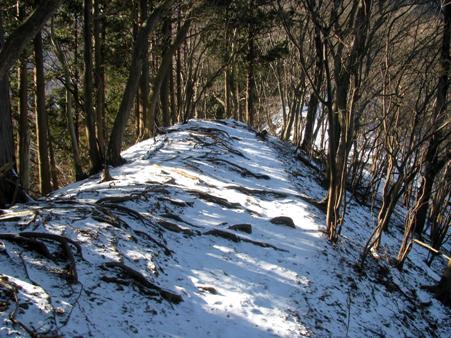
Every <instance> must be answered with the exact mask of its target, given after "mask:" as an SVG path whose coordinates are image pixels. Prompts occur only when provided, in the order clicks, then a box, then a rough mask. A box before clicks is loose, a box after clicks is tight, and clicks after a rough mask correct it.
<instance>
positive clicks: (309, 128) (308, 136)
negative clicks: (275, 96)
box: [301, 27, 324, 154]
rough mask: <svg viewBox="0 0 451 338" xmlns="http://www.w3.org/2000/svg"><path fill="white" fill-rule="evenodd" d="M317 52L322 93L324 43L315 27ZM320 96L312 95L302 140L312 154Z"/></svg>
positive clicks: (317, 81) (318, 84)
mask: <svg viewBox="0 0 451 338" xmlns="http://www.w3.org/2000/svg"><path fill="white" fill-rule="evenodd" d="M315 52H316V62H315V80H314V81H315V83H314V84H313V85H314V86H315V87H316V92H318V93H319V92H320V91H321V86H322V82H323V72H324V70H323V68H324V66H323V57H322V42H321V32H320V29H319V27H315ZM318 103H319V100H318V96H317V95H315V94H313V93H312V94H311V96H310V100H309V103H308V108H307V117H306V122H305V128H304V139H303V140H302V145H301V148H302V149H304V150H305V151H306V152H307V153H309V154H311V151H312V145H313V142H314V139H313V127H314V125H315V121H316V111H317V110H318Z"/></svg>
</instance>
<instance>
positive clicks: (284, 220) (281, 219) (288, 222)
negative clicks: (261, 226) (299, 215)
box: [270, 216, 296, 229]
mask: <svg viewBox="0 0 451 338" xmlns="http://www.w3.org/2000/svg"><path fill="white" fill-rule="evenodd" d="M270 222H271V223H272V224H278V225H285V226H287V227H290V228H293V229H296V225H295V224H294V222H293V220H292V219H291V218H290V217H288V216H277V217H274V218H271V220H270Z"/></svg>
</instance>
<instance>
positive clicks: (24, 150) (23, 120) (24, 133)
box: [19, 55, 30, 191]
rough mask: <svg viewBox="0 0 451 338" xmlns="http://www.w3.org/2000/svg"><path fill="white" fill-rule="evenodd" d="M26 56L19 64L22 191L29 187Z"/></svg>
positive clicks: (20, 173)
mask: <svg viewBox="0 0 451 338" xmlns="http://www.w3.org/2000/svg"><path fill="white" fill-rule="evenodd" d="M27 65H28V58H27V57H26V56H25V55H22V56H21V58H20V66H19V175H20V183H21V184H22V188H23V189H24V191H28V190H29V188H30V130H29V129H30V128H29V126H28V109H29V108H28V70H27Z"/></svg>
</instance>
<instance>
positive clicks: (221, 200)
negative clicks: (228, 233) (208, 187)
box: [186, 190, 241, 209]
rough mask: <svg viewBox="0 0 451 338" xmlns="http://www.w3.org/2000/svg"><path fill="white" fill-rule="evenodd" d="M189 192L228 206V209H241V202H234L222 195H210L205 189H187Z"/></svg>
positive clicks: (208, 200)
mask: <svg viewBox="0 0 451 338" xmlns="http://www.w3.org/2000/svg"><path fill="white" fill-rule="evenodd" d="M186 192H187V193H189V194H191V195H195V196H197V197H199V198H200V199H203V200H205V201H207V202H211V203H214V204H218V205H220V206H222V207H225V208H228V209H241V204H240V203H236V202H235V203H232V202H229V201H227V200H226V199H225V198H222V197H217V196H213V195H210V194H209V193H206V192H204V191H199V190H186Z"/></svg>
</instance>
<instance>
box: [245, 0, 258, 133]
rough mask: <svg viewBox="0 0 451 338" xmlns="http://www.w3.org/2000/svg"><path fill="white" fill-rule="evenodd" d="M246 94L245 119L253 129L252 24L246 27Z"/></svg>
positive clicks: (253, 73) (250, 0)
mask: <svg viewBox="0 0 451 338" xmlns="http://www.w3.org/2000/svg"><path fill="white" fill-rule="evenodd" d="M249 9H250V12H251V13H252V11H253V9H254V0H249ZM247 39H248V40H247V44H248V51H247V88H246V89H247V92H246V103H247V104H246V115H247V116H246V118H247V123H248V125H249V126H251V127H255V99H256V98H255V96H256V95H255V57H256V55H255V54H256V51H255V32H254V27H253V25H252V24H250V25H249V27H248V37H247Z"/></svg>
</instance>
